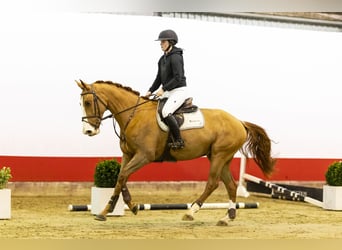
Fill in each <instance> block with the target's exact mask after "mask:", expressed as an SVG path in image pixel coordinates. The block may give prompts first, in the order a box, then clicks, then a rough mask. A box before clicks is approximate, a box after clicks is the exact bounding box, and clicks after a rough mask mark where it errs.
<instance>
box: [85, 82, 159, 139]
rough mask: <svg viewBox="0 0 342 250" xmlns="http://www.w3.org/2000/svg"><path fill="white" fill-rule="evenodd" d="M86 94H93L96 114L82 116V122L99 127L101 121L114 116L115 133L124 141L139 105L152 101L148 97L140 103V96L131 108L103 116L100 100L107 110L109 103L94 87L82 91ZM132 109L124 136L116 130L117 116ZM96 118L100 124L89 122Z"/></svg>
mask: <svg viewBox="0 0 342 250" xmlns="http://www.w3.org/2000/svg"><path fill="white" fill-rule="evenodd" d="M85 95H93V104H94V115H88V116H82V122H87V123H89V124H90V125H91V126H93V127H94V128H98V127H99V126H100V125H101V122H102V121H103V120H106V119H108V118H113V127H114V132H115V134H116V135H117V137H118V138H119V139H120V140H122V141H124V140H125V134H124V132H125V131H126V128H127V127H128V124H129V122H130V121H131V120H132V118H133V116H134V114H135V111H136V109H137V107H138V106H140V105H143V104H145V103H147V102H150V101H151V100H150V99H148V100H146V101H144V102H142V103H139V101H140V96H138V99H137V102H136V104H135V105H134V106H132V107H129V108H126V109H124V110H121V111H119V112H117V113H115V114H109V115H107V116H105V117H101V115H100V108H99V102H100V103H101V104H102V105H103V106H105V108H106V110H108V106H107V104H106V103H105V102H104V101H103V100H102V99H101V98H100V97H99V96H98V95H97V94H96V92H95V90H94V89H93V88H92V89H91V90H89V91H86V92H83V93H81V96H85ZM152 100H153V99H152ZM131 109H133V111H132V113H131V114H130V116H129V118H128V120H127V122H126V125H125V127H124V130H123V131H124V132H123V133H122V136H120V135H119V133H118V132H117V131H116V126H115V117H116V116H118V115H120V114H122V113H124V112H127V111H129V110H131ZM94 118H95V119H97V121H98V122H99V123H98V124H97V123H96V124H93V123H91V122H89V120H88V119H94Z"/></svg>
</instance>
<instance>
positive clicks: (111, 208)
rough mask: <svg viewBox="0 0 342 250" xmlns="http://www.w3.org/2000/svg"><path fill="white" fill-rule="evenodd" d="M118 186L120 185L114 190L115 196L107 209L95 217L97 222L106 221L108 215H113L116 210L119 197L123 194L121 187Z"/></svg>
mask: <svg viewBox="0 0 342 250" xmlns="http://www.w3.org/2000/svg"><path fill="white" fill-rule="evenodd" d="M118 184H119V183H117V184H116V186H115V189H114V194H113V195H112V197H111V198H110V200H109V201H108V203H107V205H106V207H105V208H104V209H103V210H102V212H101V213H100V214H98V215H96V216H95V220H99V221H105V220H106V219H107V218H106V215H107V214H108V213H111V212H113V211H114V208H115V206H116V203H117V202H118V199H119V195H120V192H121V188H120V185H118Z"/></svg>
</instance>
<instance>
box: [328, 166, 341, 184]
mask: <svg viewBox="0 0 342 250" xmlns="http://www.w3.org/2000/svg"><path fill="white" fill-rule="evenodd" d="M325 179H326V181H327V184H328V185H330V186H342V161H336V162H334V163H332V164H331V165H330V166H329V167H328V170H327V172H326V173H325Z"/></svg>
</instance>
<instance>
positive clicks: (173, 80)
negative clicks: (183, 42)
mask: <svg viewBox="0 0 342 250" xmlns="http://www.w3.org/2000/svg"><path fill="white" fill-rule="evenodd" d="M160 85H162V88H163V90H164V91H170V90H173V89H175V88H179V87H185V86H186V78H185V76H184V62H183V50H182V49H180V48H177V47H173V48H172V50H171V51H170V52H169V53H168V54H166V55H165V54H164V55H163V56H162V57H161V58H160V59H159V61H158V73H157V77H156V79H155V80H154V82H153V84H152V86H151V88H150V89H149V91H150V92H151V93H153V92H154V91H156V90H157V89H158V88H159V87H160Z"/></svg>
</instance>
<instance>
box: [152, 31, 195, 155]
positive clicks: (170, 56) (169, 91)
mask: <svg viewBox="0 0 342 250" xmlns="http://www.w3.org/2000/svg"><path fill="white" fill-rule="evenodd" d="M156 41H160V46H161V49H162V51H163V52H164V54H163V55H162V56H161V57H160V59H159V61H158V73H157V77H156V79H155V80H154V82H153V84H152V86H151V87H150V88H149V90H148V92H147V93H146V96H150V95H151V94H152V93H153V92H154V91H156V90H158V88H159V87H160V85H162V86H161V88H160V89H159V90H158V91H157V93H156V95H157V96H160V97H161V98H168V100H167V101H166V103H165V105H164V107H163V110H162V116H163V120H164V121H165V123H166V124H167V125H168V127H169V129H170V132H171V135H172V137H173V139H174V140H173V142H172V143H169V146H170V147H171V148H172V149H181V148H183V147H184V141H183V139H182V138H181V135H180V130H179V127H178V123H177V121H176V118H175V117H174V115H173V113H174V112H175V111H176V110H177V109H178V108H179V107H180V106H181V105H182V104H183V102H184V101H185V99H187V98H188V94H187V87H186V78H185V75H184V62H183V50H182V49H180V48H178V47H176V46H175V45H176V44H177V42H178V36H177V34H176V32H174V31H173V30H163V31H162V32H160V34H159V37H158V39H157V40H156Z"/></svg>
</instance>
